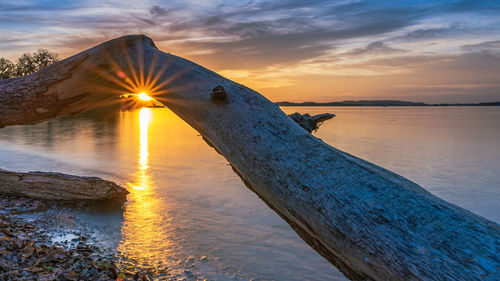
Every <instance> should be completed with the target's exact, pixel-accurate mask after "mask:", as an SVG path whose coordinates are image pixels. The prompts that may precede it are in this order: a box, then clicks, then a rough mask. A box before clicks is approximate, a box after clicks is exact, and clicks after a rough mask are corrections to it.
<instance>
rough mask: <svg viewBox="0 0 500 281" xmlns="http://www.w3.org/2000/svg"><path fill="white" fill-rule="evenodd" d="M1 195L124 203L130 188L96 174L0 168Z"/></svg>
mask: <svg viewBox="0 0 500 281" xmlns="http://www.w3.org/2000/svg"><path fill="white" fill-rule="evenodd" d="M0 194H7V195H16V196H26V197H32V198H38V199H49V200H84V201H105V200H112V201H116V202H118V203H123V202H125V201H126V198H127V194H128V191H127V190H126V189H125V188H123V187H121V186H119V185H117V184H115V183H113V182H110V181H107V180H103V179H101V178H96V177H79V176H72V175H66V174H61V173H46V172H29V173H21V172H11V171H6V170H2V169H0Z"/></svg>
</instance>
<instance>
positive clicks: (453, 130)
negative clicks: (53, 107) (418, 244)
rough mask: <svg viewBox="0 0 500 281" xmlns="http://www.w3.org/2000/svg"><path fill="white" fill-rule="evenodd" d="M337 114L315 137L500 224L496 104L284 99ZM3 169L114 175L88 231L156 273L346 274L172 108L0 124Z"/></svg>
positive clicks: (242, 276)
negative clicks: (118, 189) (328, 103)
mask: <svg viewBox="0 0 500 281" xmlns="http://www.w3.org/2000/svg"><path fill="white" fill-rule="evenodd" d="M283 110H284V111H286V112H287V113H293V112H295V111H298V112H301V113H310V114H316V113H323V112H331V113H335V114H336V115H337V117H335V118H334V119H333V120H331V121H327V122H326V123H325V124H324V125H323V126H322V127H321V128H320V129H319V131H318V132H317V133H316V134H315V135H316V136H317V137H319V138H322V139H323V140H324V141H325V142H327V143H329V144H331V145H333V146H335V147H337V148H339V149H341V150H344V151H346V152H348V153H351V154H353V155H356V156H358V157H361V158H364V159H366V160H368V161H371V162H374V163H376V164H378V165H381V166H383V167H385V168H387V169H389V170H392V171H394V172H396V173H398V174H401V175H403V176H405V177H407V178H409V179H411V180H413V181H415V182H417V183H418V184H420V185H421V186H423V187H425V188H426V189H428V190H430V191H431V192H433V193H434V194H436V195H438V196H440V197H441V198H444V199H446V200H448V201H450V202H453V203H455V204H457V205H459V206H462V207H464V208H466V209H469V210H471V211H473V212H475V213H477V214H480V215H482V216H484V217H486V218H489V219H491V220H494V221H496V222H500V204H499V202H500V107H285V108H283ZM0 168H4V169H9V170H20V171H31V170H42V171H57V172H64V173H71V174H77V175H92V176H99V177H102V178H105V179H109V180H113V181H116V182H118V183H119V184H121V185H122V186H124V187H126V188H127V189H128V190H129V191H130V192H131V193H130V195H129V201H128V202H127V203H126V205H125V206H124V211H123V214H122V212H118V211H114V212H109V211H108V212H84V211H79V210H75V211H73V212H74V215H75V216H77V217H79V218H80V219H82V220H84V221H86V222H88V224H89V225H90V226H91V227H92V228H93V229H94V230H95V233H94V234H93V235H94V236H96V237H98V239H100V241H101V242H102V243H103V244H104V245H105V246H106V247H109V248H111V249H115V250H116V251H118V252H120V253H121V254H123V255H124V256H126V257H127V258H130V259H131V260H134V261H135V263H136V264H137V266H139V267H145V268H147V267H152V268H157V269H160V268H168V269H167V272H168V273H167V274H166V275H164V276H163V277H162V279H163V278H164V279H182V278H186V279H188V280H204V279H208V280H346V279H345V278H344V277H343V276H342V274H341V273H339V272H338V271H337V270H336V269H335V268H334V267H333V266H332V265H330V264H329V263H328V262H326V261H325V260H324V259H323V258H322V257H321V256H319V255H318V254H316V252H314V251H313V250H312V249H310V248H309V247H308V246H307V245H306V244H305V242H303V241H302V240H301V239H300V238H298V236H297V235H296V234H295V233H294V232H293V231H292V230H291V228H290V227H289V226H288V225H287V224H286V223H285V222H284V221H282V220H281V219H280V218H279V217H278V215H276V214H275V213H273V212H272V211H271V210H270V209H269V208H268V207H267V206H266V205H265V204H264V203H263V202H261V201H260V199H258V197H257V196H256V195H255V194H254V193H252V192H251V191H250V190H248V189H247V188H246V187H245V186H244V184H243V183H242V182H241V180H240V179H239V177H238V176H237V175H236V174H234V173H233V171H232V170H231V167H230V166H229V165H228V163H227V161H226V160H225V159H224V158H223V157H222V156H220V155H219V154H217V153H216V152H215V151H214V150H213V149H211V148H210V147H209V146H208V145H207V144H206V143H205V142H204V141H203V140H202V139H201V137H200V136H199V135H198V134H197V132H196V131H194V130H193V129H192V128H190V127H189V126H188V125H186V124H185V123H184V122H183V121H182V120H180V119H179V118H178V117H177V116H175V115H174V114H173V113H172V112H171V111H169V110H168V109H162V108H155V109H150V108H143V109H141V110H136V111H124V112H114V113H109V114H105V115H101V114H84V115H80V116H75V117H71V118H62V119H58V120H52V121H49V122H44V123H40V124H37V125H34V126H14V127H7V128H4V129H2V130H0Z"/></svg>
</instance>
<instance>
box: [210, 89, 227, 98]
mask: <svg viewBox="0 0 500 281" xmlns="http://www.w3.org/2000/svg"><path fill="white" fill-rule="evenodd" d="M210 97H211V98H212V101H218V102H221V101H224V100H226V97H227V93H226V90H225V89H224V87H222V86H217V87H215V88H213V89H212V93H211V94H210Z"/></svg>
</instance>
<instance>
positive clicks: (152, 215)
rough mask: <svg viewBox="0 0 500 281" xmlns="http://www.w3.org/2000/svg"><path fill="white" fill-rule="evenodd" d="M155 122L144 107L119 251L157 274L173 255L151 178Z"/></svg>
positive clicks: (140, 115)
mask: <svg viewBox="0 0 500 281" xmlns="http://www.w3.org/2000/svg"><path fill="white" fill-rule="evenodd" d="M152 121H153V118H152V109H150V108H142V109H141V110H140V111H139V132H140V140H139V155H138V156H139V157H138V167H137V168H138V169H137V172H136V173H135V175H134V178H135V180H134V181H133V182H130V183H129V184H128V186H129V188H128V190H129V191H130V194H129V198H128V203H127V205H126V208H125V211H124V223H123V226H122V240H121V241H120V245H119V246H118V251H119V252H120V253H121V254H122V255H123V256H124V257H125V258H127V259H129V260H131V261H133V263H134V264H136V265H139V267H140V265H144V266H145V267H148V268H150V269H152V271H153V272H155V271H158V270H160V269H161V267H162V265H161V262H162V261H164V260H165V257H166V256H168V255H169V253H170V252H171V248H172V242H171V240H170V239H169V237H168V235H167V233H166V229H168V228H166V227H165V219H164V216H165V214H162V213H159V212H158V210H161V209H162V208H161V204H162V203H161V201H160V199H159V198H157V196H155V194H156V193H155V190H154V188H155V186H154V183H153V181H152V179H151V176H150V175H149V172H150V171H149V140H148V135H149V126H150V124H151V123H152ZM160 253H161V254H160Z"/></svg>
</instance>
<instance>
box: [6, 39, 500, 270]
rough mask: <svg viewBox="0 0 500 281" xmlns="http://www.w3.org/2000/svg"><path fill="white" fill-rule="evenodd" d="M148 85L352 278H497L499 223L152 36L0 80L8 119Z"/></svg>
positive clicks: (44, 115) (49, 114)
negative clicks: (349, 149) (348, 148)
mask: <svg viewBox="0 0 500 281" xmlns="http://www.w3.org/2000/svg"><path fill="white" fill-rule="evenodd" d="M144 86H146V87H147V88H148V89H147V90H148V92H149V94H150V95H153V96H154V97H155V98H156V99H157V100H158V101H160V102H162V103H164V104H165V105H167V106H168V107H169V108H170V109H171V110H172V111H174V112H175V113H176V114H178V115H179V116H180V117H181V118H183V119H184V120H185V121H186V122H187V123H189V124H190V125H191V126H192V127H193V128H195V129H196V130H198V131H199V132H200V134H201V135H202V136H203V137H204V139H206V140H207V141H208V142H209V143H210V144H211V145H212V146H213V147H214V148H215V149H216V150H217V151H218V152H220V153H221V154H222V155H224V157H226V159H227V160H228V161H229V162H230V163H231V165H232V166H233V168H234V170H235V171H236V172H237V173H238V175H240V177H241V178H242V180H243V181H244V182H245V184H246V185H247V186H248V187H249V188H250V189H251V190H253V191H254V192H255V193H256V194H257V195H258V196H259V197H260V198H261V199H262V200H264V201H265V202H266V203H267V204H268V206H269V207H270V208H272V209H273V210H274V211H276V212H277V213H278V214H279V215H280V216H281V217H282V218H283V219H284V220H286V221H287V222H288V223H289V224H290V226H291V227H292V228H293V229H294V230H295V231H296V232H297V233H298V234H299V235H300V237H302V238H303V239H304V240H305V241H306V242H307V243H309V245H311V247H313V248H314V249H315V250H316V251H318V252H319V253H320V254H321V255H323V256H324V257H325V258H326V259H328V260H329V261H330V262H331V263H333V264H334V265H336V266H337V267H338V268H339V269H340V270H341V271H342V272H343V273H344V274H345V275H346V276H347V277H348V278H350V279H352V280H500V226H499V225H498V224H496V223H494V222H492V221H489V220H487V219H485V218H483V217H480V216H478V215H475V214H473V213H471V212H469V211H467V210H464V209H462V208H460V207H457V206H455V205H453V204H450V203H448V202H446V201H444V200H442V199H440V198H438V197H436V196H434V195H432V194H431V193H429V192H428V191H426V190H424V189H423V188H422V187H420V186H419V185H417V184H415V183H413V182H411V181H409V180H407V179H405V178H403V177H401V176H399V175H397V174H395V173H392V172H390V171H388V170H385V169H383V168H381V167H379V166H377V165H374V164H372V163H369V162H367V161H364V160H362V159H359V158H357V157H355V156H352V155H350V154H348V153H345V152H343V151H340V150H338V149H335V148H333V147H331V146H329V145H328V144H326V143H324V142H323V141H321V140H320V139H318V138H316V137H314V136H312V135H311V134H310V133H308V132H307V131H306V130H304V129H303V128H301V127H300V126H299V125H298V124H297V123H296V122H293V121H292V119H291V118H289V117H288V116H287V115H286V114H285V113H283V111H281V109H280V108H279V107H278V106H277V105H276V104H274V103H272V102H270V101H269V100H267V99H266V98H265V97H263V96H262V95H260V94H259V93H257V92H255V91H253V90H251V89H249V88H247V87H245V86H243V85H240V84H237V83H235V82H233V81H230V80H229V79H226V78H224V77H222V76H220V75H218V74H217V73H215V72H213V71H210V70H208V69H206V68H204V67H202V66H199V65H197V64H195V63H192V62H190V61H187V60H185V59H183V58H180V57H177V56H174V55H171V54H168V53H164V52H161V51H159V50H158V49H157V48H156V47H155V45H154V43H153V41H152V40H151V39H149V38H148V37H146V36H126V37H122V38H118V39H115V40H112V41H108V42H105V43H103V44H101V45H98V46H96V47H94V48H92V49H89V50H87V51H84V52H82V53H80V54H78V55H76V56H73V57H70V58H68V59H65V60H62V61H60V62H58V63H56V64H54V65H52V66H50V67H48V68H46V69H44V70H42V71H40V72H38V73H35V74H32V75H29V76H27V77H22V78H17V79H10V80H5V81H0V124H1V125H3V126H6V125H12V124H27V123H34V122H38V121H41V120H45V119H48V118H53V117H56V116H61V115H67V114H72V113H76V112H80V111H82V110H85V109H88V108H91V107H95V106H97V105H99V104H103V103H105V102H106V101H108V100H109V99H110V98H111V97H112V96H113V95H117V94H118V93H120V92H121V93H123V91H130V90H137V91H142V89H140V88H141V87H144ZM134 87H135V88H136V89H131V88H134Z"/></svg>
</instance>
